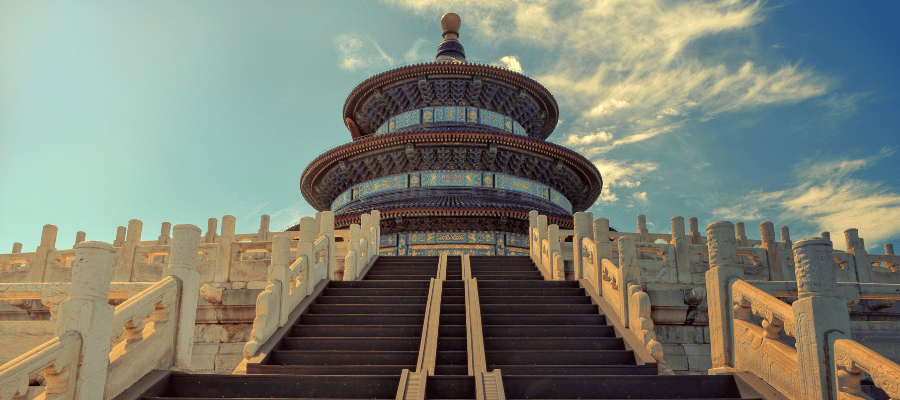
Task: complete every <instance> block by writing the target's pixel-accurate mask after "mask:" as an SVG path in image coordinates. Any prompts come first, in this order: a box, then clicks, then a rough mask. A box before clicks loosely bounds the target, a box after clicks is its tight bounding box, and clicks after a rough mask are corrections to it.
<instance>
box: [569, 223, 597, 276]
mask: <svg viewBox="0 0 900 400" xmlns="http://www.w3.org/2000/svg"><path fill="white" fill-rule="evenodd" d="M593 220H594V214H592V213H589V212H577V213H575V238H574V239H572V255H573V260H572V266H573V269H574V273H575V280H576V281H577V280H579V279H582V278H584V260H582V254H581V247H582V243H581V242H582V239H584V238H588V239H591V240H594V229H593V228H594V227H593Z"/></svg>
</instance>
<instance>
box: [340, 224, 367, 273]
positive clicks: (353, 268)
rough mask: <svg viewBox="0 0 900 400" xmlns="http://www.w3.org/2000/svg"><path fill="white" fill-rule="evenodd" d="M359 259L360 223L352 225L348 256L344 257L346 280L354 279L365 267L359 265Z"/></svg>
mask: <svg viewBox="0 0 900 400" xmlns="http://www.w3.org/2000/svg"><path fill="white" fill-rule="evenodd" d="M357 260H359V225H357V224H353V225H350V241H349V242H348V243H347V256H346V257H344V280H345V281H352V280H354V279H356V277H357V276H359V272H360V271H359V270H360V269H361V268H362V267H363V266H361V265H357Z"/></svg>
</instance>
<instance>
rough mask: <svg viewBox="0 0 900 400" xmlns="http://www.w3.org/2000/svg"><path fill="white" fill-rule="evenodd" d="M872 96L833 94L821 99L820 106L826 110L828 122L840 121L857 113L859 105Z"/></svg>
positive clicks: (864, 94) (870, 93) (869, 93)
mask: <svg viewBox="0 0 900 400" xmlns="http://www.w3.org/2000/svg"><path fill="white" fill-rule="evenodd" d="M871 95H872V92H868V93H850V94H833V95H831V96H828V97H827V98H825V99H823V100H822V101H821V102H820V104H822V105H823V106H825V107H826V108H827V109H828V113H827V116H828V118H829V119H830V122H832V123H835V122H838V121H841V120H843V119H845V118H847V117H849V116H851V115H853V114H856V112H857V111H859V103H860V101H862V100H865V99H866V98H868V97H869V96H871Z"/></svg>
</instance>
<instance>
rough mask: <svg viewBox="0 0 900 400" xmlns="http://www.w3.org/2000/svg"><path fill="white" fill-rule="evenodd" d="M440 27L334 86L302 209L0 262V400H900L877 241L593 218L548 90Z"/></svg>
mask: <svg viewBox="0 0 900 400" xmlns="http://www.w3.org/2000/svg"><path fill="white" fill-rule="evenodd" d="M441 25H442V28H443V38H444V41H443V42H442V43H441V44H440V46H439V47H438V52H437V57H436V59H435V60H434V61H433V62H429V63H423V64H416V65H411V66H406V67H401V68H397V69H393V70H390V71H387V72H384V73H381V74H378V75H375V76H374V77H372V78H370V79H368V80H366V81H364V82H363V83H362V84H360V85H359V86H358V87H356V88H355V89H353V90H352V91H351V93H350V95H349V96H348V98H347V101H346V103H345V105H344V112H343V117H344V121H345V123H346V126H347V128H348V130H349V131H350V134H351V137H352V141H351V142H350V143H348V144H345V145H343V146H339V147H337V148H335V149H331V150H328V151H326V152H325V153H323V154H322V155H321V156H319V157H317V158H316V159H315V160H313V161H312V162H311V163H310V165H309V166H308V167H307V168H306V170H305V171H304V172H303V175H302V177H301V182H300V184H301V188H302V193H303V196H304V197H305V198H306V199H307V200H308V201H309V203H310V204H312V205H313V206H314V207H315V208H316V209H317V210H318V212H317V213H316V214H315V216H306V217H303V218H301V219H300V220H299V221H297V222H295V223H292V224H291V225H289V227H288V228H287V229H284V230H278V231H272V230H270V229H269V216H267V215H262V216H261V217H260V224H259V229H258V230H255V231H252V232H248V233H238V232H237V228H236V218H235V217H234V216H231V215H225V216H222V217H221V220H219V219H217V218H210V219H209V220H208V225H207V228H206V232H205V233H204V232H203V231H202V230H201V229H200V228H199V227H197V226H194V225H190V224H177V225H174V226H173V225H172V224H171V223H169V222H164V223H163V224H162V226H161V229H160V234H159V236H155V235H154V237H150V238H146V237H144V238H142V233H143V228H144V226H143V223H142V222H141V221H140V220H138V219H132V220H130V221H128V223H127V226H120V227H119V228H118V230H117V232H116V234H115V236H114V240H111V241H110V242H104V241H86V238H87V234H86V233H85V232H78V234H77V235H76V237H75V241H74V245H73V246H72V247H71V248H69V247H68V246H67V245H62V244H58V242H57V227H56V226H54V225H50V224H47V225H44V227H43V229H42V231H41V239H40V245H39V246H37V248H36V249H34V251H24V252H23V248H22V245H21V243H15V244H13V246H12V252H11V253H7V254H0V400H13V399H15V400H32V399H73V400H99V399H103V400H111V399H114V400H137V399H147V400H151V399H185V400H187V399H212V398H232V399H248V400H253V399H262V398H280V399H395V400H424V399H446V400H450V399H478V400H505V399H507V398H509V399H708V400H721V399H738V398H740V399H766V400H783V399H790V400H885V399H900V365H898V364H897V363H898V361H900V348H898V346H897V344H898V342H900V340H898V337H897V333H898V332H900V306H898V305H895V301H896V300H900V255H895V254H894V248H893V245H892V244H886V245H885V247H884V251H883V253H884V254H875V253H873V252H872V251H873V250H872V249H867V248H866V246H865V241H864V238H863V237H861V236H860V232H859V231H858V230H857V229H855V228H848V229H846V230H845V231H844V232H843V238H842V239H843V242H844V243H845V244H846V250H836V249H835V248H834V244H833V242H832V238H831V234H830V233H829V232H822V233H821V234H820V235H819V236H817V237H811V238H805V239H800V240H797V241H794V240H793V239H791V236H790V229H789V228H788V227H786V226H782V227H780V229H779V230H778V231H779V232H780V237H779V238H776V227H775V224H773V223H772V222H763V223H761V224H760V225H759V239H754V238H751V237H750V236H754V235H753V234H752V233H751V234H750V235H749V236H748V233H747V229H746V227H745V226H744V223H743V222H735V223H732V222H730V221H716V222H712V223H708V224H707V225H706V227H705V230H702V231H701V226H702V225H701V224H700V221H698V219H697V218H688V219H687V221H686V220H685V218H684V217H682V216H674V217H672V218H671V220H670V222H671V229H670V230H669V231H668V232H661V233H653V232H651V231H650V230H649V229H648V227H647V226H648V224H647V220H646V217H645V216H644V215H638V216H637V226H636V229H635V230H634V231H632V232H625V231H616V230H614V229H611V228H610V226H609V220H608V219H607V218H605V217H603V216H600V215H598V216H596V218H595V216H594V215H593V214H592V213H591V212H586V211H585V210H586V209H588V208H589V207H590V206H591V205H592V204H593V202H594V201H595V200H596V198H597V197H598V195H599V193H600V191H601V189H602V180H601V176H600V173H599V172H598V171H597V169H596V168H595V167H594V166H593V165H592V163H591V162H589V161H588V160H587V159H585V158H584V157H582V156H581V155H579V154H578V153H575V152H573V151H571V150H569V149H566V148H564V147H561V146H558V145H555V144H552V143H549V142H547V141H545V140H546V138H547V137H548V135H550V133H551V132H552V131H553V128H554V126H555V125H556V123H557V118H558V110H557V105H556V102H555V100H554V99H553V96H552V95H551V94H550V93H549V92H548V91H547V90H546V89H545V88H544V87H542V86H541V85H540V84H538V83H537V82H535V81H534V80H532V79H529V78H528V77H525V76H523V75H521V74H519V73H516V72H513V71H509V70H506V69H503V68H499V67H496V66H491V65H480V64H474V63H469V62H467V61H466V57H465V51H464V49H463V46H462V45H461V44H460V43H459V41H458V38H459V28H460V20H459V16H457V15H456V14H446V15H444V17H443V18H442V19H441ZM82 179H89V178H82ZM219 222H221V225H219ZM685 222H687V223H685ZM110 233H111V232H110ZM98 236H102V235H98ZM110 237H112V236H111V235H110ZM836 240H841V239H836Z"/></svg>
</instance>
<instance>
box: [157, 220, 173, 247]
mask: <svg viewBox="0 0 900 400" xmlns="http://www.w3.org/2000/svg"><path fill="white" fill-rule="evenodd" d="M171 231H172V224H171V223H170V222H163V223H162V226H161V227H160V228H159V237H158V238H157V239H156V244H160V245H166V244H171V243H172V238H171V237H169V232H171Z"/></svg>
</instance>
